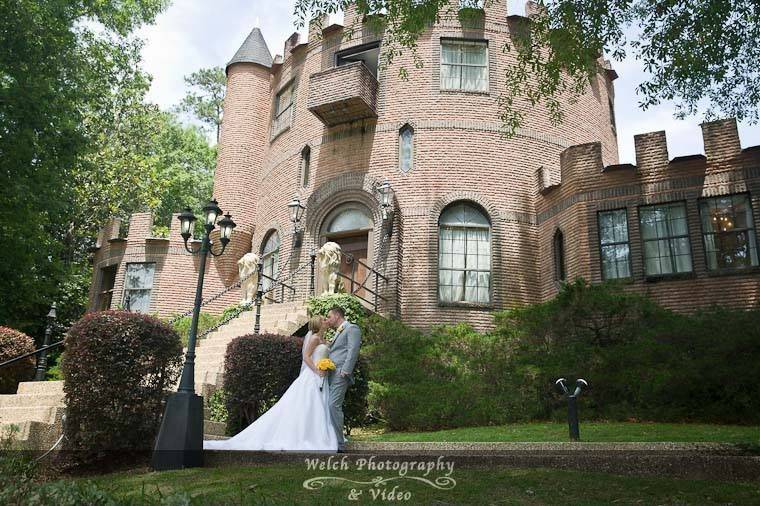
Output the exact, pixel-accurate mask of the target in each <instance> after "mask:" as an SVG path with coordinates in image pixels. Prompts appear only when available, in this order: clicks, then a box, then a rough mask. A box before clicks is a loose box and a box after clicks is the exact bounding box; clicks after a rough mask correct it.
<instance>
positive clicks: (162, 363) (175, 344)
mask: <svg viewBox="0 0 760 506" xmlns="http://www.w3.org/2000/svg"><path fill="white" fill-rule="evenodd" d="M65 339H66V343H65V344H66V367H65V369H64V371H63V373H64V381H65V383H64V392H65V394H66V407H67V420H66V424H65V431H66V439H65V441H66V445H67V448H68V449H69V450H74V451H72V452H71V455H72V456H73V457H74V460H75V461H77V463H79V464H83V463H87V464H92V463H95V462H97V461H99V460H101V459H103V458H105V457H112V456H118V457H119V458H123V457H129V456H133V455H135V454H139V453H143V454H147V452H148V451H150V449H151V448H152V447H153V444H154V440H155V437H156V434H157V433H158V428H159V424H160V419H161V414H162V403H163V400H164V398H165V397H166V395H167V393H168V391H169V390H171V389H173V387H174V386H175V384H176V382H177V379H178V376H179V372H180V366H181V364H182V345H181V342H180V337H179V335H178V334H177V332H176V331H175V330H174V329H172V327H171V326H169V325H168V324H167V323H165V322H162V321H161V320H159V319H157V318H154V317H152V316H147V315H142V314H138V313H131V312H127V311H103V312H98V313H90V314H88V315H86V316H85V317H84V318H82V319H81V320H79V321H78V322H76V323H75V324H74V325H73V326H72V327H71V329H69V331H68V333H67V334H66V338H65Z"/></svg>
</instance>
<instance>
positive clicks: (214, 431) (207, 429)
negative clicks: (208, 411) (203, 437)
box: [203, 419, 227, 436]
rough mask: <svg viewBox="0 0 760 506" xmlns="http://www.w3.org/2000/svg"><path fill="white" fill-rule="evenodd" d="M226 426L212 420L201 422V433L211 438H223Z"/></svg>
mask: <svg viewBox="0 0 760 506" xmlns="http://www.w3.org/2000/svg"><path fill="white" fill-rule="evenodd" d="M226 428H227V424H226V423H224V422H215V421H213V420H208V419H206V420H203V433H204V434H210V435H213V436H224V431H225V429H226Z"/></svg>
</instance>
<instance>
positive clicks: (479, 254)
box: [438, 202, 491, 304]
mask: <svg viewBox="0 0 760 506" xmlns="http://www.w3.org/2000/svg"><path fill="white" fill-rule="evenodd" d="M438 298H439V300H440V301H441V302H473V303H480V304H488V303H490V302H491V222H490V221H489V220H488V217H487V216H486V215H485V214H484V213H483V212H482V211H481V210H480V209H478V208H477V207H475V206H474V205H472V204H470V203H467V202H455V203H454V204H452V205H450V206H449V207H447V208H446V209H445V210H444V211H443V212H442V213H441V217H440V218H439V220H438Z"/></svg>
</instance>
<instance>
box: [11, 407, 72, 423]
mask: <svg viewBox="0 0 760 506" xmlns="http://www.w3.org/2000/svg"><path fill="white" fill-rule="evenodd" d="M62 413H63V408H60V407H55V406H41V407H17V408H2V409H0V423H19V422H25V421H35V422H44V423H54V422H55V420H56V418H57V417H58V416H59V414H62Z"/></svg>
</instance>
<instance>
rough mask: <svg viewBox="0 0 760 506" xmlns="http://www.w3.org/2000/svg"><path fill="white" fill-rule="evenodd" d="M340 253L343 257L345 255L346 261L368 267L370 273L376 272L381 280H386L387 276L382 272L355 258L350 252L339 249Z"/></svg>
mask: <svg viewBox="0 0 760 506" xmlns="http://www.w3.org/2000/svg"><path fill="white" fill-rule="evenodd" d="M340 254H341V255H343V256H345V257H347V260H348V261H347V262H346V263H353V262H356V263H358V264H360V265H363V266H364V267H366V268H367V269H369V270H370V271H371V272H372V273H374V274H377V275H378V276H380V277H381V278H383V281H388V278H387V277H386V276H385V275H384V274H383V273H382V272H380V271H378V270H377V269H375V268H374V267H372V266H370V265H367V264H365V263H364V262H362V261H361V260H359V259H358V258H356V257H355V256H354V255H352V254H351V253H346V252H345V251H341V252H340Z"/></svg>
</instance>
